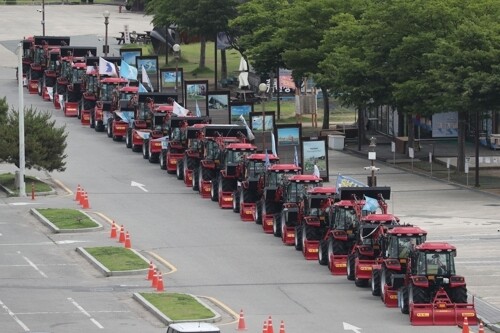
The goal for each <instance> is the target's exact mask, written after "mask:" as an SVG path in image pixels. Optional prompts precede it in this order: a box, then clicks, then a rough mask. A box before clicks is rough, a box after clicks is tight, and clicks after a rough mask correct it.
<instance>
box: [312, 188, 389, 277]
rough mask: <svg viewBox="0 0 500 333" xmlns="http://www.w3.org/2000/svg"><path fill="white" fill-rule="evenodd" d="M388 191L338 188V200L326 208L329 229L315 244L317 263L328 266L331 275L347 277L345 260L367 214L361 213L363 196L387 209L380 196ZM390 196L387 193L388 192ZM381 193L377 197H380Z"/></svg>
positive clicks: (363, 202) (382, 189)
mask: <svg viewBox="0 0 500 333" xmlns="http://www.w3.org/2000/svg"><path fill="white" fill-rule="evenodd" d="M386 190H387V188H380V187H341V188H339V189H337V197H336V200H335V203H334V204H333V206H332V207H331V208H330V209H329V217H328V226H327V228H326V231H325V233H324V235H323V237H322V239H321V240H320V242H319V244H318V262H319V264H320V265H328V269H329V270H330V272H331V273H332V274H333V275H346V274H347V257H348V255H349V254H350V253H351V251H352V248H353V246H354V244H355V243H356V235H357V232H358V228H359V222H360V220H361V218H362V217H363V215H365V214H366V211H363V206H364V205H365V200H362V199H358V198H363V197H364V196H365V195H366V196H367V197H371V198H379V202H378V204H379V206H380V207H381V208H382V212H386V211H384V209H387V206H386V205H385V201H384V200H383V199H382V196H383V195H388V194H387V193H385V192H384V191H386ZM389 193H390V190H389ZM379 194H380V196H379Z"/></svg>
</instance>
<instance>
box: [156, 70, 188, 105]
mask: <svg viewBox="0 0 500 333" xmlns="http://www.w3.org/2000/svg"><path fill="white" fill-rule="evenodd" d="M176 72H177V75H176ZM160 91H161V92H164V93H169V94H178V96H179V97H178V100H179V103H181V104H183V105H184V71H183V69H182V68H181V67H179V68H162V69H160Z"/></svg>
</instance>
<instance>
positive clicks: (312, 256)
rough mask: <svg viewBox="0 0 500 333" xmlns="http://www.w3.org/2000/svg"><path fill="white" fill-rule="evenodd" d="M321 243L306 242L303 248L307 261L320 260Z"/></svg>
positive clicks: (314, 241)
mask: <svg viewBox="0 0 500 333" xmlns="http://www.w3.org/2000/svg"><path fill="white" fill-rule="evenodd" d="M318 246H319V241H316V240H307V239H306V240H305V241H304V246H303V247H302V254H303V255H304V258H305V259H306V260H318Z"/></svg>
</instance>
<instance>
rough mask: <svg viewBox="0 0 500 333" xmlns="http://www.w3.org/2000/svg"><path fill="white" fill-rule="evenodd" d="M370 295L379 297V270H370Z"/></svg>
mask: <svg viewBox="0 0 500 333" xmlns="http://www.w3.org/2000/svg"><path fill="white" fill-rule="evenodd" d="M371 282H372V295H373V296H380V269H373V270H372V281H371Z"/></svg>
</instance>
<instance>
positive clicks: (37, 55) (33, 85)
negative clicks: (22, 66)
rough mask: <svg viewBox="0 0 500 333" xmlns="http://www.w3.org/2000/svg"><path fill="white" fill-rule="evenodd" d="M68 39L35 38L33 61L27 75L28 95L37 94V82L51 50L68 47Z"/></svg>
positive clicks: (41, 75)
mask: <svg viewBox="0 0 500 333" xmlns="http://www.w3.org/2000/svg"><path fill="white" fill-rule="evenodd" d="M69 42H70V37H55V36H35V37H34V42H33V57H32V59H33V61H32V62H31V63H30V69H29V71H28V74H27V80H28V91H29V93H30V94H36V93H38V82H39V81H40V79H42V77H43V73H44V71H45V67H46V65H47V63H48V59H49V58H50V56H49V55H50V52H51V50H53V49H59V48H60V47H61V46H64V45H69Z"/></svg>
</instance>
